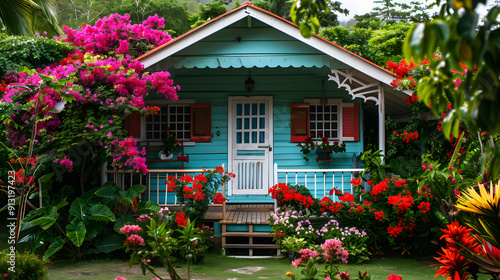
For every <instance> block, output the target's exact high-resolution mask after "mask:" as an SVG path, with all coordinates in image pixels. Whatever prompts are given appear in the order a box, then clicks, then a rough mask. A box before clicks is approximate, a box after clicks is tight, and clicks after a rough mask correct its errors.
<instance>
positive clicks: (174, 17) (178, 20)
mask: <svg viewBox="0 0 500 280" xmlns="http://www.w3.org/2000/svg"><path fill="white" fill-rule="evenodd" d="M141 1H142V2H139V0H122V2H121V4H120V5H116V6H114V7H113V8H110V9H106V13H112V14H113V13H117V14H121V15H124V14H130V15H131V21H132V22H133V23H136V24H139V23H141V22H143V21H144V20H145V19H146V18H148V17H150V16H154V15H158V17H161V18H164V19H165V29H167V30H168V31H169V34H170V35H172V36H173V35H176V36H178V35H181V34H183V33H185V32H187V31H188V30H189V29H190V22H189V15H190V13H189V11H188V8H187V3H186V2H184V3H180V2H177V1H176V0H141ZM141 3H142V4H141Z"/></svg>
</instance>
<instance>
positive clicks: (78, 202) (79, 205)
mask: <svg viewBox="0 0 500 280" xmlns="http://www.w3.org/2000/svg"><path fill="white" fill-rule="evenodd" d="M87 208H88V205H87V204H86V203H85V201H84V200H83V199H81V198H80V197H78V198H77V199H75V200H73V203H71V207H70V208H69V214H70V215H73V216H75V217H76V218H77V219H79V220H83V219H84V218H85V216H86V214H85V211H86V210H87Z"/></svg>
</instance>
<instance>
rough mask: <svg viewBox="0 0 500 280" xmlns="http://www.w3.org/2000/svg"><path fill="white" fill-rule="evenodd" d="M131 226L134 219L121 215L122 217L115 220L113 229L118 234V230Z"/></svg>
mask: <svg viewBox="0 0 500 280" xmlns="http://www.w3.org/2000/svg"><path fill="white" fill-rule="evenodd" d="M133 224H135V218H134V217H132V215H131V214H127V215H122V216H120V217H118V219H116V222H115V225H114V226H113V229H114V230H115V231H116V232H117V233H120V229H121V228H122V227H123V226H124V225H133Z"/></svg>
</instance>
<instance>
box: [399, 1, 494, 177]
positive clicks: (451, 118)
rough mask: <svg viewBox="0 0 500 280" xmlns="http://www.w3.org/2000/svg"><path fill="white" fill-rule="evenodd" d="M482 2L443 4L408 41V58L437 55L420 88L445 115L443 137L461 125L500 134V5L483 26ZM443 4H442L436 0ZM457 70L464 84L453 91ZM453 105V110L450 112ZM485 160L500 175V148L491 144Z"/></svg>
mask: <svg viewBox="0 0 500 280" xmlns="http://www.w3.org/2000/svg"><path fill="white" fill-rule="evenodd" d="M485 2H486V0H479V1H465V2H462V1H453V3H452V4H450V5H446V4H443V5H442V6H441V11H440V13H439V16H438V17H437V18H436V19H434V20H433V21H431V22H427V23H420V24H417V25H415V26H414V27H413V28H412V29H411V30H410V32H409V35H408V37H407V39H406V41H405V46H404V51H405V55H406V57H408V58H409V57H414V58H422V57H423V56H424V55H427V56H432V55H433V54H434V53H435V52H436V51H437V50H439V51H440V52H441V55H440V56H438V58H439V59H437V61H436V62H435V63H432V64H431V65H430V68H431V69H432V70H433V71H430V72H431V73H430V75H429V76H427V77H424V78H423V79H422V80H421V81H420V83H419V85H418V92H419V96H420V99H421V100H422V101H423V102H425V104H426V105H428V106H430V105H431V104H432V106H431V109H432V111H433V112H434V113H435V114H436V115H437V114H438V113H439V112H446V115H447V117H446V119H445V120H444V121H443V133H444V135H445V136H446V137H450V135H454V136H455V137H457V136H458V130H459V129H458V128H459V125H460V123H461V122H465V123H466V125H467V127H468V128H469V129H470V130H471V131H472V132H473V133H475V132H486V133H487V134H488V135H490V142H491V143H493V137H494V136H496V135H498V134H499V133H500V114H498V108H499V107H500V63H499V62H500V46H499V44H498V42H499V41H500V28H498V25H499V24H500V22H499V14H500V6H498V5H497V6H494V7H493V8H491V9H490V10H489V12H488V14H487V15H486V18H485V21H484V23H483V24H482V25H478V22H479V17H480V15H478V14H477V13H476V12H475V9H476V7H477V6H478V5H479V3H483V4H485ZM436 3H437V4H438V5H440V4H441V1H440V0H436ZM457 71H459V72H463V73H465V78H464V80H460V83H461V84H462V83H463V86H461V87H459V88H458V89H457V90H455V91H452V90H450V89H449V88H448V85H449V84H450V82H455V81H454V79H453V75H454V73H456V72H457ZM448 104H451V105H450V106H451V109H448V108H447V107H448V106H449V105H448ZM491 146H492V147H491V148H490V150H489V152H488V153H485V155H484V157H483V162H484V163H486V162H487V161H489V167H490V168H491V175H492V178H496V177H497V176H498V175H499V174H500V147H498V146H494V145H493V144H491Z"/></svg>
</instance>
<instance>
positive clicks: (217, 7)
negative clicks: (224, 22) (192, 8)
mask: <svg viewBox="0 0 500 280" xmlns="http://www.w3.org/2000/svg"><path fill="white" fill-rule="evenodd" d="M229 3H231V0H229V1H227V0H219V1H214V2H210V3H207V4H206V5H205V6H203V5H202V4H199V5H200V12H199V13H198V14H194V15H192V16H190V17H189V20H190V21H191V22H193V24H192V25H191V28H196V27H198V26H200V25H202V24H204V23H205V22H207V21H209V20H211V19H213V18H216V17H218V16H220V15H222V14H224V13H225V12H227V6H226V5H228V4H229Z"/></svg>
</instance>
